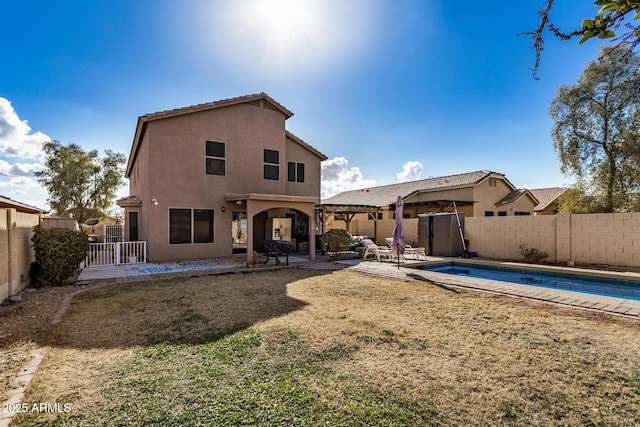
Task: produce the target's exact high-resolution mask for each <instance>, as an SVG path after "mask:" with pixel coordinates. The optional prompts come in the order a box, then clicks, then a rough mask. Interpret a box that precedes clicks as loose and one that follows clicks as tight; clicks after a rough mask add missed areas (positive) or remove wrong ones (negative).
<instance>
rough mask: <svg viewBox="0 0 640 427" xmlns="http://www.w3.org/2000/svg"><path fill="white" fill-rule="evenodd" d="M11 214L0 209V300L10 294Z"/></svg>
mask: <svg viewBox="0 0 640 427" xmlns="http://www.w3.org/2000/svg"><path fill="white" fill-rule="evenodd" d="M8 216H9V214H8V212H7V209H0V302H2V301H4V299H5V298H7V297H8V296H9V261H10V260H9V223H8V220H7V218H8Z"/></svg>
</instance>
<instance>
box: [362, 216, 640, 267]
mask: <svg viewBox="0 0 640 427" xmlns="http://www.w3.org/2000/svg"><path fill="white" fill-rule="evenodd" d="M403 225H404V228H405V239H406V240H407V243H409V244H412V245H414V246H415V245H416V244H417V241H418V219H415V218H412V219H405V220H404V222H403ZM376 227H377V242H376V243H378V244H379V245H383V244H384V238H385V237H391V236H392V235H393V229H394V227H395V221H394V220H379V221H378V223H377V226H376ZM349 231H350V232H351V233H352V234H362V235H368V236H373V235H374V221H373V220H368V221H354V222H353V223H352V224H351V227H350V230H349ZM464 235H465V239H466V240H468V241H469V250H470V251H473V252H477V253H478V255H479V256H481V257H487V258H495V259H501V260H519V259H522V256H521V254H520V245H523V244H524V245H526V246H527V247H528V248H536V249H539V250H541V251H544V252H546V253H547V254H548V255H549V257H548V258H546V259H545V261H549V262H557V263H566V262H569V261H573V262H575V263H576V264H596V265H611V266H619V267H640V212H627V213H612V214H559V215H535V216H507V217H467V218H465V227H464Z"/></svg>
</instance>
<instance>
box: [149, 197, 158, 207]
mask: <svg viewBox="0 0 640 427" xmlns="http://www.w3.org/2000/svg"><path fill="white" fill-rule="evenodd" d="M151 203H153V204H154V205H155V206H158V199H156V198H153V199H151Z"/></svg>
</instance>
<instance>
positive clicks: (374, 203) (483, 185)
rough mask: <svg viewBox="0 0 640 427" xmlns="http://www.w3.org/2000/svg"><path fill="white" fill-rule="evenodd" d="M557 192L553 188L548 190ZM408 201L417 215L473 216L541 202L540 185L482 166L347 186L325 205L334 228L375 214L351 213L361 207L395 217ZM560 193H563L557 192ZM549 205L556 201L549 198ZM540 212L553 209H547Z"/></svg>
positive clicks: (407, 213)
mask: <svg viewBox="0 0 640 427" xmlns="http://www.w3.org/2000/svg"><path fill="white" fill-rule="evenodd" d="M544 194H545V196H546V195H547V194H548V195H549V197H550V198H551V197H552V194H551V192H549V193H544ZM398 196H400V197H402V199H403V201H404V210H403V216H404V217H405V218H415V217H417V216H418V215H419V214H423V213H436V212H453V211H454V203H455V207H456V208H457V210H458V212H460V213H464V214H465V215H466V216H467V217H474V216H512V215H533V214H534V212H535V213H538V212H537V211H536V207H538V206H541V202H540V200H538V198H537V196H536V193H535V192H534V190H527V189H518V188H516V187H515V186H514V185H513V184H512V183H511V182H510V181H509V180H508V179H507V178H506V177H505V175H504V174H501V173H498V172H492V171H486V170H482V171H476V172H468V173H462V174H457V175H449V176H442V177H437V178H429V179H421V180H417V181H410V182H402V183H398V184H390V185H381V186H377V187H369V188H363V189H359V190H350V191H344V192H342V193H339V194H336V195H335V196H332V197H329V198H327V199H324V200H323V201H322V203H321V205H320V209H321V210H323V207H325V209H324V210H325V211H327V212H334V213H335V215H334V216H333V217H331V216H328V217H325V221H326V222H327V223H326V225H327V227H328V228H339V227H344V222H345V221H349V222H350V221H351V220H352V219H359V220H366V219H368V218H367V217H368V216H370V214H364V213H362V214H360V213H358V214H356V215H350V214H349V209H347V207H352V209H351V212H356V211H357V210H358V207H363V206H366V207H367V208H368V209H369V210H371V209H376V208H377V209H378V212H377V213H376V215H377V219H392V218H394V215H395V203H396V200H397V197H398ZM556 198H557V196H556ZM544 200H545V206H550V205H551V204H552V202H553V200H555V199H553V200H547V198H546V197H545V199H544ZM539 213H548V210H547V209H541V210H540V212H539Z"/></svg>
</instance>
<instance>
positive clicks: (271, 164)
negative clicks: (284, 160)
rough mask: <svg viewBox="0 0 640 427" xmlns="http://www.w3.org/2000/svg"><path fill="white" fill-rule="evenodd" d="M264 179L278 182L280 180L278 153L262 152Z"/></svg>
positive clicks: (274, 151) (271, 151) (273, 151)
mask: <svg viewBox="0 0 640 427" xmlns="http://www.w3.org/2000/svg"><path fill="white" fill-rule="evenodd" d="M264 179H272V180H274V181H278V180H279V179H280V152H279V151H276V150H267V149H266V148H265V150H264Z"/></svg>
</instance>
